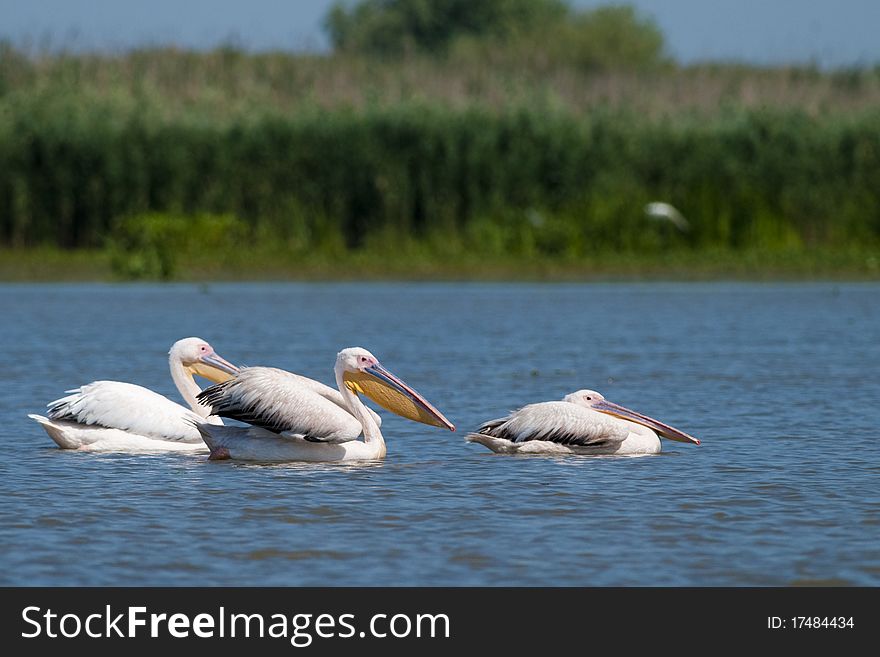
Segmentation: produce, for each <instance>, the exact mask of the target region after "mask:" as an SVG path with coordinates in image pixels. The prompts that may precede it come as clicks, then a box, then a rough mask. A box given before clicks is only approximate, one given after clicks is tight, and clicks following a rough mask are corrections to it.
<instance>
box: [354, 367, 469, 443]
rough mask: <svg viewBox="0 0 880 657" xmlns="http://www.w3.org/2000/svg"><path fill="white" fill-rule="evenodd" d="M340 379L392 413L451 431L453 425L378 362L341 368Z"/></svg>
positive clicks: (453, 427)
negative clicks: (362, 367) (346, 369)
mask: <svg viewBox="0 0 880 657" xmlns="http://www.w3.org/2000/svg"><path fill="white" fill-rule="evenodd" d="M342 380H343V382H344V383H345V385H346V386H347V387H348V389H349V390H351V391H352V392H353V393H355V394H358V393H360V394H363V395H366V396H367V397H369V398H370V399H372V400H373V401H374V402H376V403H377V404H379V406H381V407H382V408H385V409H387V410H389V411H391V412H392V413H396V414H397V415H400V416H401V417H405V418H407V419H409V420H413V421H415V422H421V423H423V424H430V425H431V426H435V427H441V428H444V429H449V430H450V431H455V425H454V424H452V422H450V421H449V420H447V419H446V418H445V417H444V416H443V414H442V413H441V412H440V411H438V410H437V409H436V408H434V407H433V406H432V405H431V403H430V402H429V401H428V400H427V399H425V398H424V397H422V396H421V395H420V394H419V393H417V392H416V391H415V390H413V389H412V388H410V387H409V386H408V385H407V384H406V383H404V382H403V381H401V380H400V379H399V378H397V377H396V376H395V375H394V374H392V373H391V372H389V371H388V370H386V369H385V368H384V367H382V366H381V365H380V364H378V363H376V364H375V365H373V366H372V367H368V368H367V369H365V370H363V371H360V372H345V373H344V374H343V375H342Z"/></svg>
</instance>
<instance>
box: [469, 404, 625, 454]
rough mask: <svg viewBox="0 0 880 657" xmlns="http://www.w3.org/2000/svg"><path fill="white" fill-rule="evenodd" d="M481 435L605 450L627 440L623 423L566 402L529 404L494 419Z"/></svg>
mask: <svg viewBox="0 0 880 657" xmlns="http://www.w3.org/2000/svg"><path fill="white" fill-rule="evenodd" d="M478 433H481V434H484V435H487V436H492V437H494V438H503V439H505V440H509V441H511V442H514V443H524V442H527V441H530V440H542V441H547V442H552V443H558V444H560V445H570V446H580V447H605V446H608V445H610V444H613V443H615V442H621V441H623V440H624V439H626V437H627V435H628V433H629V431H628V430H627V428H626V426H625V425H624V423H623V422H621V421H619V420H617V419H616V418H613V417H611V416H607V415H605V414H603V413H597V412H595V411H591V410H590V409H588V408H584V407H582V406H577V405H575V404H570V403H568V402H564V401H552V402H542V403H539V404H529V405H528V406H524V407H522V408H521V409H519V410H517V411H514V412H513V413H511V414H510V415H508V416H507V417H503V418H499V419H497V420H490V421H489V422H486V423H485V424H483V426H481V427H480V428H479V430H478Z"/></svg>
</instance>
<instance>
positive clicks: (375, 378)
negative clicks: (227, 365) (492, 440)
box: [198, 347, 455, 461]
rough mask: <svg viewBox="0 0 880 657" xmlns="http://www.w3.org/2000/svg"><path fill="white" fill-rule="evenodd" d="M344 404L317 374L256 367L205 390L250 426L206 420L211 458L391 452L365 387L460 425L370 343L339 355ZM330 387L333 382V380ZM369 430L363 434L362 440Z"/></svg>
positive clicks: (218, 409) (384, 401) (415, 412)
mask: <svg viewBox="0 0 880 657" xmlns="http://www.w3.org/2000/svg"><path fill="white" fill-rule="evenodd" d="M334 371H335V373H336V384H337V386H339V393H340V395H341V400H342V404H340V403H339V402H338V401H337V400H336V399H330V398H328V396H327V395H326V394H325V390H323V388H326V386H322V389H316V388H315V386H314V384H315V383H316V382H315V381H312V380H311V379H306V378H305V377H301V376H298V375H296V374H291V373H290V372H285V371H284V370H279V369H275V368H273V367H249V368H245V369H242V371H241V373H240V374H239V375H238V376H236V377H235V378H233V379H230V380H229V381H227V382H225V383H221V384H219V385H215V386H211V387H210V388H207V389H206V390H204V391H203V392H202V393H201V394H200V395H199V400H200V401H201V402H202V403H205V404H208V405H210V407H211V412H212V413H214V414H215V415H219V416H222V417H226V418H230V419H235V420H241V421H242V422H247V423H248V424H250V425H252V426H250V427H230V426H214V425H210V424H205V423H200V424H199V425H198V428H199V431H201V433H202V437H203V438H204V440H205V443H207V445H208V447H210V448H211V457H210V458H212V459H226V458H235V459H242V460H246V461H367V460H373V459H382V458H384V457H385V451H386V450H385V440H384V439H383V438H382V432H381V431H379V423H378V422H376V421H375V419H374V415H375V414H374V413H372V412H371V411H370V409H368V408H367V407H366V406H364V404H363V402H362V401H361V400H360V398H359V397H358V393H360V394H362V395H366V396H367V397H369V398H370V399H372V400H373V401H374V402H376V403H377V404H379V405H380V406H382V407H383V408H386V409H388V410H389V411H392V412H393V413H396V414H397V415H400V416H402V417H405V418H408V419H410V420H414V421H416V422H423V423H424V424H430V425H433V426H436V427H443V428H446V429H449V430H450V431H455V426H453V424H452V423H451V422H450V421H449V420H447V419H446V418H445V417H443V415H442V414H441V413H440V411H438V410H437V409H436V408H434V407H433V406H432V405H431V404H430V403H429V402H428V401H427V400H426V399H425V398H424V397H422V396H421V395H420V394H419V393H417V392H416V391H415V390H413V389H412V388H410V387H409V386H408V385H407V384H405V383H404V382H403V381H401V380H400V379H399V378H397V377H396V376H395V375H394V374H392V373H391V372H389V371H388V370H387V369H385V368H384V367H383V366H382V365H381V364H380V363H379V360H378V359H377V358H376V357H375V356H374V355H373V354H371V353H370V352H369V351H367V350H366V349H362V348H360V347H350V348H348V349H343V350H342V351H340V352H339V354H338V355H337V356H336V367H335V368H334ZM326 389H327V390H329V388H326ZM361 434H363V436H364V439H363V441H360V440H356V439H357V438H358V436H360V435H361Z"/></svg>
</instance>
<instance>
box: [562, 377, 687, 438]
mask: <svg viewBox="0 0 880 657" xmlns="http://www.w3.org/2000/svg"><path fill="white" fill-rule="evenodd" d="M564 399H565V401H567V402H569V403H571V404H577V405H578V406H585V407H586V408H589V409H592V410H594V411H598V412H600V413H606V414H608V415H613V416H614V417H619V418H621V419H623V420H628V421H630V422H635V423H636V424H641V425H642V426H644V427H648V428H649V429H651V430H652V431H656V432H657V435H660V436H663V437H664V438H669V439H670V440H677V441H679V442H681V443H693V444H694V445H699V444H700V441H699V440H698V439H696V438H694V437H693V436H691V435H689V434H686V433H685V432H684V431H679V430H678V429H676V428H675V427H670V426H669V425H668V424H663V423H662V422H660V421H658V420H655V419H654V418H650V417H648V416H647V415H642V414H641V413H638V412H636V411H632V410H630V409H628V408H626V407H625V406H620V405H619V404H615V403H614V402H612V401H608V400H607V399H605V397H603V396H602V395H601V394H600V393H598V392H596V391H595V390H578V391H577V392H573V393H571V394H570V395H566V396H565V398H564Z"/></svg>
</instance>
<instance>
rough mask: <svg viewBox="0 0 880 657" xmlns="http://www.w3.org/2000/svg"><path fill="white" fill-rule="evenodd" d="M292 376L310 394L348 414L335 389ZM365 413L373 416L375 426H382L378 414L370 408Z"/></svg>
mask: <svg viewBox="0 0 880 657" xmlns="http://www.w3.org/2000/svg"><path fill="white" fill-rule="evenodd" d="M293 376H295V377H297V379H298V380H299V382H300V383H301V384H302V385H303V386H304V387H305V388H307V389H309V390H311V391H312V392H314V393H316V394H318V395H321V397H323V398H324V399H327V400H329V401H332V402H333V403H334V404H336V405H337V406H338V407H339V408H341V409H342V410H343V411H345V412H346V413H348V409H347V408H345V401H344V400H343V399H342V393H341V392H339V391H338V390H337V389H336V388H331V387H330V386H328V385H324V384H323V383H321V382H320V381H315V380H314V379H309V378H307V377H304V376H300V375H298V374H294V375H293ZM365 408H366V407H365ZM367 411H368V412H369V413H370V415H372V416H373V421H374V422H375V423H376V426H377V427H381V426H382V418H381V417H380V416H379V414H378V413H376V411H374V410H373V409H372V408H367Z"/></svg>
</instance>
